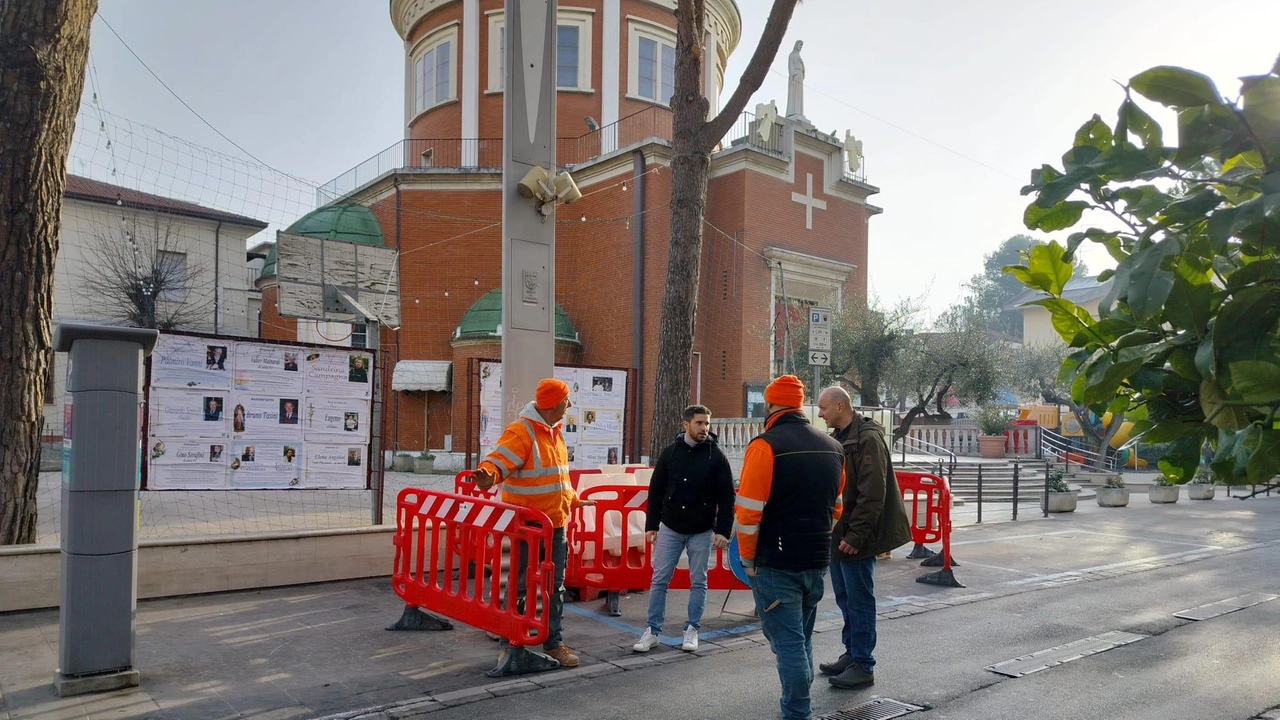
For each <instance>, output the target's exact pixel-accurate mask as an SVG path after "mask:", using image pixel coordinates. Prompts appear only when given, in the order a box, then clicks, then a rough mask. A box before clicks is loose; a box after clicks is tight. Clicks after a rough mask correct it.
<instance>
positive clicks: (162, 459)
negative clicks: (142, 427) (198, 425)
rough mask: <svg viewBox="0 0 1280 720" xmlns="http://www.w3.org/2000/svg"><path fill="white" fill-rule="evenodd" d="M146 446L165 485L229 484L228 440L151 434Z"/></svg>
mask: <svg viewBox="0 0 1280 720" xmlns="http://www.w3.org/2000/svg"><path fill="white" fill-rule="evenodd" d="M146 447H147V458H148V460H149V461H150V463H151V467H152V468H153V472H156V471H159V472H160V473H161V475H162V476H163V477H164V482H165V487H170V488H186V489H195V490H204V489H207V488H211V487H224V486H225V485H226V484H227V456H228V452H229V449H228V445H227V443H226V442H225V441H222V440H208V439H206V440H178V439H170V440H161V439H158V438H155V437H152V438H149V439H148V441H147V445H146Z"/></svg>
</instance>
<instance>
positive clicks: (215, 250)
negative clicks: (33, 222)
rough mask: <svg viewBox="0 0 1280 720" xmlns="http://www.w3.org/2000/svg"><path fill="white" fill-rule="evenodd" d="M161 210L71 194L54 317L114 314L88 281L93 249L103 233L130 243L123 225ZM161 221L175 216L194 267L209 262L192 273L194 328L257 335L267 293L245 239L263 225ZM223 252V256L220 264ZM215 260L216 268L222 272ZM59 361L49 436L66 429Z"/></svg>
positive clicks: (88, 318)
mask: <svg viewBox="0 0 1280 720" xmlns="http://www.w3.org/2000/svg"><path fill="white" fill-rule="evenodd" d="M155 217H156V214H155V213H153V212H151V211H145V210H133V209H129V208H125V207H118V206H115V205H111V204H105V203H97V202H87V201H84V200H74V199H70V198H68V199H66V200H65V201H64V202H63V205H62V234H61V238H60V245H59V248H58V261H57V265H56V266H55V268H54V285H53V319H54V322H55V323H59V322H90V323H93V322H99V323H101V322H106V321H108V320H109V317H108V316H107V314H106V313H105V312H104V310H103V307H102V305H103V303H102V302H101V301H100V300H96V299H95V297H93V296H92V295H90V294H88V293H87V292H86V290H85V283H86V282H87V281H92V280H93V279H94V278H95V277H101V275H95V274H94V273H95V265H96V263H95V255H94V248H95V247H97V243H98V240H97V239H96V238H97V236H102V237H106V238H108V239H110V240H112V241H117V240H118V241H120V242H124V229H125V228H128V227H133V226H137V225H140V224H142V223H149V224H152V226H154V222H155ZM160 222H161V223H166V222H167V223H171V224H172V226H173V228H174V235H175V237H176V238H177V239H176V240H175V242H174V244H175V245H177V246H179V247H180V248H181V250H182V251H183V252H186V253H187V267H188V268H190V269H192V270H193V271H194V270H195V269H197V268H200V267H202V268H203V272H200V273H197V274H194V275H193V276H192V278H191V283H190V287H189V288H188V292H189V293H190V296H191V297H192V298H193V301H192V307H193V308H199V309H200V311H201V312H200V313H199V317H198V319H197V320H196V321H195V322H194V323H193V324H192V326H191V327H187V328H183V329H185V330H192V331H198V332H208V333H212V332H214V330H215V325H216V329H217V332H218V333H219V334H222V335H236V336H248V337H256V336H257V334H258V314H257V310H256V307H255V301H258V302H260V300H258V298H259V297H260V293H259V292H258V291H257V289H256V288H254V287H253V286H252V285H251V284H250V283H249V282H248V280H249V277H250V276H249V273H248V272H246V269H245V247H246V240H248V239H249V238H250V237H252V236H253V235H255V234H257V233H258V232H259V231H258V230H257V229H256V228H252V227H245V226H242V225H234V224H231V223H225V222H224V223H222V225H221V227H219V225H218V223H217V222H216V221H212V220H203V219H197V218H190V217H185V216H181V215H161V216H160ZM215 258H216V263H215ZM215 265H216V273H215ZM215 277H216V280H217V287H218V289H219V290H218V293H217V297H218V304H217V309H218V312H217V319H216V320H217V321H216V323H215V318H214V312H215V304H214V302H213V298H214V282H215ZM54 362H55V365H54V385H55V392H54V395H53V397H52V398H50V400H51V402H50V403H49V404H46V405H45V432H44V434H45V435H46V436H56V435H61V430H62V403H63V386H64V384H65V376H66V359H65V357H64V356H63V354H62V353H58V354H57V356H56V358H55V361H54Z"/></svg>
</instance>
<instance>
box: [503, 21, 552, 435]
mask: <svg viewBox="0 0 1280 720" xmlns="http://www.w3.org/2000/svg"><path fill="white" fill-rule="evenodd" d="M556 6H557V2H556V0H506V18H507V30H506V32H507V42H506V46H507V47H506V54H507V66H506V77H505V78H504V82H505V85H504V87H505V88H506V92H504V93H503V103H502V110H503V121H502V124H503V134H502V137H503V142H502V422H503V424H504V425H506V424H509V423H511V422H514V421H515V420H516V418H517V416H518V415H519V414H520V410H521V408H523V407H524V405H525V403H527V402H529V401H530V400H532V399H533V392H534V389H535V388H536V387H537V386H538V382H539V381H541V380H542V379H543V378H549V377H551V376H552V375H553V374H554V372H555V368H554V366H555V299H556V293H555V283H556V273H555V270H556V263H555V261H556V222H555V213H554V212H551V213H549V214H547V215H544V214H542V213H541V212H539V210H538V208H536V207H535V206H534V205H533V204H532V203H531V202H530V201H529V200H528V199H527V198H525V197H522V196H521V195H520V192H519V189H518V188H519V185H520V181H521V180H523V179H524V177H525V176H526V175H527V174H528V173H529V172H530V171H531V170H533V169H534V168H542V169H543V170H545V171H546V172H547V175H548V177H549V178H554V176H555V171H556V152H555V150H556V147H555V128H556V75H555V71H556ZM553 207H554V206H552V207H551V208H548V209H549V210H551V209H553Z"/></svg>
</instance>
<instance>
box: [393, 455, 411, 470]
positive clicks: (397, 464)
mask: <svg viewBox="0 0 1280 720" xmlns="http://www.w3.org/2000/svg"><path fill="white" fill-rule="evenodd" d="M391 469H392V471H394V472H413V456H412V455H410V454H409V453H406V452H398V453H396V454H395V455H392V456H391Z"/></svg>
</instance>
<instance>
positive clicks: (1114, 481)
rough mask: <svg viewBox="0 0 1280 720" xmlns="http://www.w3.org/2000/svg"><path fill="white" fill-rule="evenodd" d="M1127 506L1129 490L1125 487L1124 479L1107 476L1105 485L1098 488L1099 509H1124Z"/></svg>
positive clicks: (1117, 476) (1116, 476)
mask: <svg viewBox="0 0 1280 720" xmlns="http://www.w3.org/2000/svg"><path fill="white" fill-rule="evenodd" d="M1128 504H1129V488H1127V487H1125V484H1124V478H1123V477H1121V476H1119V475H1108V476H1107V480H1106V484H1105V485H1103V486H1102V487H1100V488H1098V506H1099V507H1124V506H1126V505H1128Z"/></svg>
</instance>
